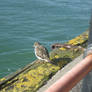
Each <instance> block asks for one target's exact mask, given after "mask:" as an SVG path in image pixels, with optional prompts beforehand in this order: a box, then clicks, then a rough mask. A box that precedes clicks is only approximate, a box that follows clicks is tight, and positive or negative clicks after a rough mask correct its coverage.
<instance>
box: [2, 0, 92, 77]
mask: <svg viewBox="0 0 92 92" xmlns="http://www.w3.org/2000/svg"><path fill="white" fill-rule="evenodd" d="M91 6H92V0H0V78H1V77H3V76H6V75H8V74H10V73H12V72H14V71H16V70H17V69H18V68H21V67H23V66H24V65H26V64H28V63H30V62H32V61H33V60H35V59H36V57H35V55H34V50H33V48H32V46H33V43H34V42H35V41H39V42H41V43H42V44H43V45H45V46H46V47H47V48H48V49H49V51H50V45H51V44H53V43H55V42H61V43H64V42H66V41H68V40H70V39H72V38H73V37H75V36H77V35H79V34H80V33H82V32H84V31H85V30H86V29H88V26H89V24H88V23H89V19H90V10H91Z"/></svg>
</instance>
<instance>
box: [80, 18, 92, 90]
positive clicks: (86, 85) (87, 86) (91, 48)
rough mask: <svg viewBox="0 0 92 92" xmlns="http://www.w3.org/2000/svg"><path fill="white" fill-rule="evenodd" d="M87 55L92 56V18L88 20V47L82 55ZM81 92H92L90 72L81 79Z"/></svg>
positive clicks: (91, 74)
mask: <svg viewBox="0 0 92 92" xmlns="http://www.w3.org/2000/svg"><path fill="white" fill-rule="evenodd" d="M88 54H92V16H91V20H90V28H89V39H88V47H87V49H86V51H85V53H84V57H86V56H87V55H88ZM81 92H92V71H91V72H89V73H88V74H87V75H86V76H85V78H84V79H83V83H82V89H81Z"/></svg>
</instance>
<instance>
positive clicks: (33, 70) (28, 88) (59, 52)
mask: <svg viewBox="0 0 92 92" xmlns="http://www.w3.org/2000/svg"><path fill="white" fill-rule="evenodd" d="M87 40H88V31H87V32H84V33H83V34H82V35H80V36H78V37H76V38H74V39H72V40H70V41H68V42H67V43H68V44H72V45H76V47H74V48H71V49H66V48H59V49H55V50H53V51H51V52H50V59H51V61H52V63H46V62H40V61H38V60H37V62H34V63H33V64H31V65H29V66H27V67H26V68H23V69H21V70H20V72H16V73H15V75H10V76H8V77H4V78H2V79H0V92H36V91H37V90H38V88H40V87H41V86H42V85H44V84H45V83H46V82H47V80H49V79H50V78H51V77H52V76H53V75H54V74H55V73H56V72H57V71H58V70H59V69H61V68H62V67H64V66H65V65H66V64H68V63H69V62H71V61H72V60H73V59H74V58H76V57H78V56H79V55H80V54H81V53H83V51H84V48H83V47H85V46H86V44H87ZM80 46H82V47H80ZM11 76H12V77H11Z"/></svg>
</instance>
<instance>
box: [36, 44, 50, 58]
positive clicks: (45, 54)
mask: <svg viewBox="0 0 92 92" xmlns="http://www.w3.org/2000/svg"><path fill="white" fill-rule="evenodd" d="M37 49H38V53H37V55H38V56H39V57H41V58H42V59H46V58H49V53H48V50H47V49H46V48H45V47H43V46H42V45H40V46H39V47H38V48H37Z"/></svg>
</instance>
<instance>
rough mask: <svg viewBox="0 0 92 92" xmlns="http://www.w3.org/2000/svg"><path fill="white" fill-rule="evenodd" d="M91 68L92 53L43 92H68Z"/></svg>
mask: <svg viewBox="0 0 92 92" xmlns="http://www.w3.org/2000/svg"><path fill="white" fill-rule="evenodd" d="M91 70H92V54H90V55H88V56H86V57H85V58H84V59H83V60H82V61H81V62H80V63H78V64H77V65H76V66H74V67H73V68H72V69H71V70H70V71H69V72H67V73H66V74H65V75H64V76H63V77H61V78H60V79H59V80H58V81H57V82H55V83H54V84H53V85H51V86H50V87H49V88H48V89H47V90H46V91H45V92H69V91H70V90H71V89H72V88H73V87H74V86H75V85H76V84H77V83H78V82H79V81H80V80H81V79H82V78H83V77H84V76H86V75H87V74H88V72H90V71H91Z"/></svg>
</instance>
